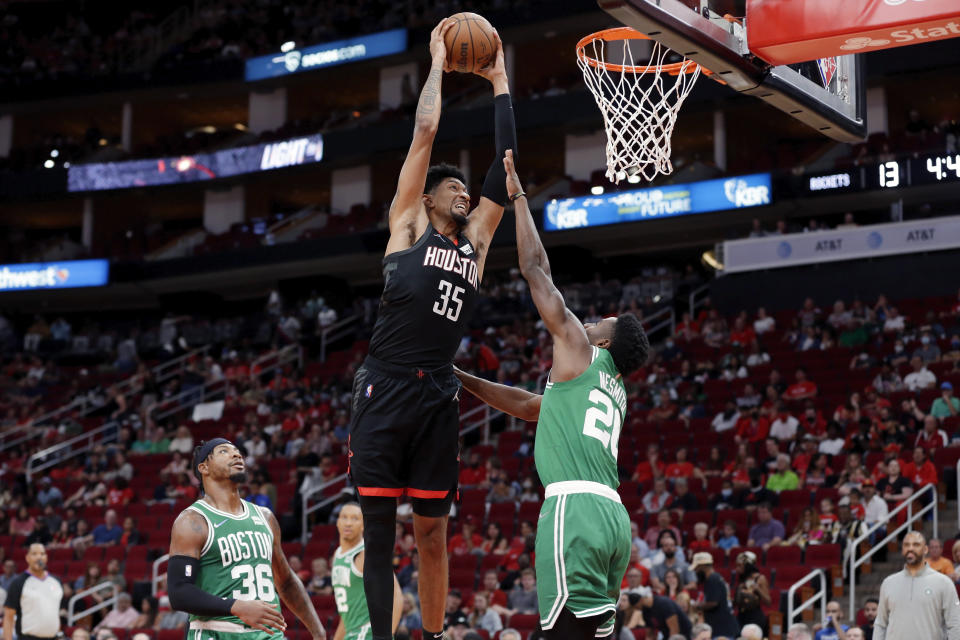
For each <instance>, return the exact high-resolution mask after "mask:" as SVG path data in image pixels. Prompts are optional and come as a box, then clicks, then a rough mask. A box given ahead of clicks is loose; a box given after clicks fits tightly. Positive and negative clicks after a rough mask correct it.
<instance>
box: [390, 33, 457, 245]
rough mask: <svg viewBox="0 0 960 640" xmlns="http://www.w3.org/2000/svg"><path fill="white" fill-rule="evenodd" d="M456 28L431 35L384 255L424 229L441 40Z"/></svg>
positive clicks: (443, 63) (443, 52) (443, 55)
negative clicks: (426, 70) (427, 66)
mask: <svg viewBox="0 0 960 640" xmlns="http://www.w3.org/2000/svg"><path fill="white" fill-rule="evenodd" d="M455 24H456V22H455V21H452V20H442V21H441V22H440V24H438V25H437V26H436V27H434V29H433V31H432V32H431V34H430V55H431V58H432V60H433V62H432V64H431V65H430V73H429V74H428V75H427V81H426V82H425V83H424V85H423V89H422V90H421V91H420V101H419V102H418V103H417V112H416V117H415V119H414V122H415V126H414V129H413V141H412V142H411V143H410V149H409V150H408V151H407V157H406V159H405V160H404V161H403V167H402V168H401V169H400V177H399V178H398V179H397V193H396V195H394V197H393V202H392V203H390V216H389V223H390V240H389V241H388V243H387V251H386V253H387V255H389V254H391V253H393V252H395V251H402V250H403V249H408V248H409V247H410V246H412V245H413V243H414V242H415V241H416V238H417V235H418V233H422V231H423V229H424V228H426V212H425V211H424V209H423V185H424V183H425V182H426V179H427V169H428V168H429V167H430V152H431V151H432V150H433V139H434V137H436V135H437V127H438V126H439V124H440V106H441V91H440V85H441V82H442V80H443V72H444V70H445V69H446V68H447V48H446V45H445V44H444V39H443V38H444V35H445V34H446V33H447V31H449V30H450V28H451V27H453V25H455Z"/></svg>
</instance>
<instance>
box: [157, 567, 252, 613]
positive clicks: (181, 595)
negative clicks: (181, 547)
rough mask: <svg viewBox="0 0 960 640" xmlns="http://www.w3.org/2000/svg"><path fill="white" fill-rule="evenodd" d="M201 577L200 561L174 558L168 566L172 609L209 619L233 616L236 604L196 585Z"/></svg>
mask: <svg viewBox="0 0 960 640" xmlns="http://www.w3.org/2000/svg"><path fill="white" fill-rule="evenodd" d="M199 575H200V561H199V560H197V559H196V558H191V557H190V556H172V557H171V558H170V563H169V564H168V565H167V594H168V595H169V597H170V608H171V609H174V610H175V611H184V612H186V613H190V614H193V615H196V616H204V617H209V618H216V617H223V616H229V615H231V612H230V609H231V608H232V607H233V603H234V602H236V600H234V599H233V598H219V597H217V596H215V595H213V594H210V593H207V592H206V591H204V590H202V589H201V588H200V587H198V586H197V585H196V584H195V583H196V581H197V578H198V577H199Z"/></svg>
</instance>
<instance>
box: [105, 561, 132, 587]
mask: <svg viewBox="0 0 960 640" xmlns="http://www.w3.org/2000/svg"><path fill="white" fill-rule="evenodd" d="M102 582H112V583H113V584H114V585H115V586H116V587H117V591H124V590H125V589H126V588H127V579H126V578H124V577H123V574H122V573H120V560H118V559H117V558H111V559H110V560H109V561H108V562H107V572H106V573H105V574H103V576H101V577H100V583H102ZM98 584H99V583H98Z"/></svg>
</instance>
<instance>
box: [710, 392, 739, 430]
mask: <svg viewBox="0 0 960 640" xmlns="http://www.w3.org/2000/svg"><path fill="white" fill-rule="evenodd" d="M739 420H740V412H739V411H737V403H736V401H735V400H727V404H726V406H724V409H723V411H721V412H720V413H718V414H717V415H715V416H714V417H713V421H712V422H711V423H710V426H711V427H712V428H713V430H714V432H716V433H723V432H724V431H730V430H731V429H734V428H736V426H737V422H738V421H739Z"/></svg>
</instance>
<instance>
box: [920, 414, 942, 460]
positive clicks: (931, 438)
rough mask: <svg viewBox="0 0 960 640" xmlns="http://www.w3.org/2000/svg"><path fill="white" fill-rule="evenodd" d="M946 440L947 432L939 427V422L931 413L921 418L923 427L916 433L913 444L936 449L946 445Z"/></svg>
mask: <svg viewBox="0 0 960 640" xmlns="http://www.w3.org/2000/svg"><path fill="white" fill-rule="evenodd" d="M948 442H949V440H948V438H947V432H946V431H944V430H943V429H941V428H940V423H938V422H937V419H936V418H935V417H934V416H933V415H928V416H925V417H924V418H923V429H922V430H921V431H920V433H918V434H917V438H916V440H915V441H914V443H913V446H914V447H919V448H923V449H926V450H927V451H936V450H937V449H941V448H943V447H946V446H947V444H948Z"/></svg>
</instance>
